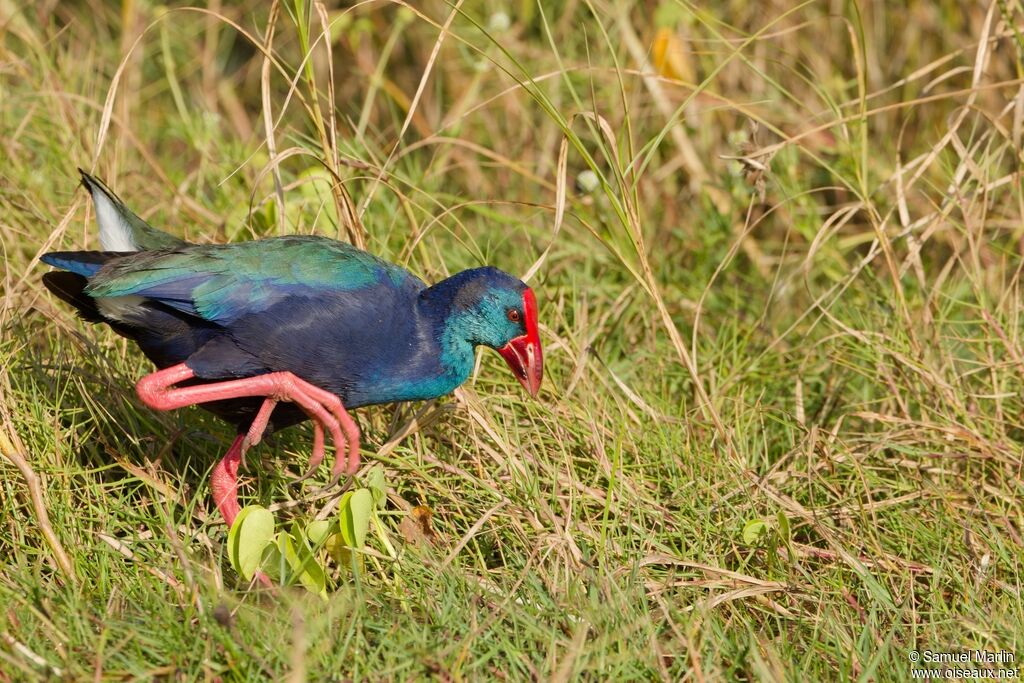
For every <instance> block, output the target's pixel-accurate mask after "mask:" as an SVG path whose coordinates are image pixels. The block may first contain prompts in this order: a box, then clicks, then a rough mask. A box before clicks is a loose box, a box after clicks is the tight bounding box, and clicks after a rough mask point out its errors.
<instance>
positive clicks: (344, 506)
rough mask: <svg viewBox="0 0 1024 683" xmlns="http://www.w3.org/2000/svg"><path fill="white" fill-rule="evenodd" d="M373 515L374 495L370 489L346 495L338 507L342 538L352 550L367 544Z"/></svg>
mask: <svg viewBox="0 0 1024 683" xmlns="http://www.w3.org/2000/svg"><path fill="white" fill-rule="evenodd" d="M371 515H373V494H372V493H371V492H370V489H356V490H355V491H351V492H349V493H346V494H345V495H344V496H343V497H342V499H341V503H340V504H339V506H338V519H339V521H340V522H341V536H342V538H344V539H345V544H346V545H347V546H348V547H350V548H355V549H357V550H358V549H359V548H362V547H363V545H364V544H365V543H366V534H367V532H369V530H370V516H371Z"/></svg>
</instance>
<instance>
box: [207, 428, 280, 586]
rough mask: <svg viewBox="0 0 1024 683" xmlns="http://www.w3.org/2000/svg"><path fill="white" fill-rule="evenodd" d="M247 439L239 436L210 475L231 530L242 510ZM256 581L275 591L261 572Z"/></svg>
mask: <svg viewBox="0 0 1024 683" xmlns="http://www.w3.org/2000/svg"><path fill="white" fill-rule="evenodd" d="M245 439H246V437H245V435H243V434H239V435H238V436H236V437H235V440H234V441H233V442H232V443H231V448H229V449H228V452H227V453H225V454H224V457H223V458H221V460H220V462H218V463H217V466H216V467H214V468H213V474H211V475H210V489H211V490H212V491H213V502H214V503H215V504H216V505H217V509H218V510H220V514H221V517H223V518H224V522H225V523H226V524H227V525H228V529H230V528H231V527H232V526H233V525H234V523H235V519H236V518H237V517H238V513H239V512H241V508H240V507H239V505H238V465H239V463H241V461H242V457H243V451H244V448H245V447H244V441H245ZM256 580H258V581H259V582H260V583H261V584H263V585H264V586H265V587H267V588H271V589H273V587H274V584H273V582H272V581H271V580H270V577H269V576H267V575H266V574H264V573H263V572H261V571H257V572H256Z"/></svg>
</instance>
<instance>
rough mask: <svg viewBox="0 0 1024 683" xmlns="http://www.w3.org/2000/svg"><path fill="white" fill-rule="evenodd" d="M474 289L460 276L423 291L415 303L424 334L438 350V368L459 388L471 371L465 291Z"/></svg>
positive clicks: (470, 321)
mask: <svg viewBox="0 0 1024 683" xmlns="http://www.w3.org/2000/svg"><path fill="white" fill-rule="evenodd" d="M473 286H474V285H473V283H472V281H467V278H466V277H465V275H464V274H463V273H459V274H457V275H453V276H452V277H450V278H448V279H446V280H442V281H441V282H438V283H437V284H436V285H434V286H433V287H428V288H427V289H425V290H423V292H421V293H420V296H419V298H418V300H417V309H418V311H417V313H418V314H419V317H420V320H421V321H422V323H423V327H424V330H425V332H426V333H427V334H429V335H430V337H431V338H432V341H434V343H436V344H437V345H438V346H439V347H440V354H439V359H440V361H441V364H442V365H443V366H444V368H445V370H446V371H447V372H448V373H450V374H451V376H452V378H453V380H454V379H457V380H458V384H462V382H464V381H466V379H468V378H469V374H470V372H472V370H473V361H474V352H473V347H474V346H475V344H474V343H473V341H472V339H473V334H472V332H473V325H474V311H473V310H472V308H471V307H470V306H468V305H467V302H468V301H471V300H472V299H471V295H472V292H467V291H466V290H467V289H468V288H472V287H473ZM456 386H457V385H456Z"/></svg>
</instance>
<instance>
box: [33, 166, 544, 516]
mask: <svg viewBox="0 0 1024 683" xmlns="http://www.w3.org/2000/svg"><path fill="white" fill-rule="evenodd" d="M79 173H80V174H81V182H82V185H83V186H84V187H85V189H86V190H87V191H88V193H89V195H90V196H91V198H92V201H93V205H94V207H95V215H96V222H97V224H98V228H99V241H100V246H101V250H99V251H57V252H50V253H47V254H45V255H43V256H42V257H41V260H42V261H43V262H44V263H46V264H48V265H50V266H53V267H54V268H57V269H58V270H55V271H51V272H48V273H45V274H44V275H43V278H42V279H43V283H44V285H45V286H46V287H47V289H49V290H50V292H52V293H53V294H54V295H55V296H56V297H58V298H59V299H61V300H63V301H65V302H66V303H68V304H70V305H71V306H73V307H74V308H75V309H76V310H77V312H78V314H79V316H80V317H81V318H83V319H84V320H86V321H88V322H91V323H104V324H106V325H108V326H109V327H111V328H112V329H113V330H114V331H115V332H117V333H118V334H120V335H122V336H124V337H126V338H128V339H130V340H132V341H133V342H135V344H136V345H137V346H138V347H139V348H140V349H141V350H142V353H143V354H144V355H145V356H146V357H147V358H149V360H150V361H152V362H153V364H154V365H155V366H156V368H157V369H156V370H155V371H154V372H152V373H149V374H147V375H145V376H143V377H142V378H141V379H140V380H139V381H138V383H137V384H136V387H135V388H136V393H137V394H138V397H139V398H140V400H141V401H142V402H143V403H144V404H145V405H147V406H148V407H150V408H152V409H154V410H173V409H176V408H182V407H186V406H190V405H199V406H201V407H202V408H205V409H206V410H209V411H210V412H212V413H213V414H214V415H216V416H217V417H219V418H221V419H222V420H224V421H226V422H228V423H229V424H231V425H233V426H234V427H235V429H236V432H237V435H236V437H235V439H234V441H233V442H232V444H231V446H230V448H228V450H227V452H226V453H225V455H224V456H223V457H222V458H221V460H220V461H219V462H218V463H217V464H216V465H215V466H214V468H213V470H212V474H211V477H210V488H211V490H212V493H213V499H214V503H215V505H216V507H217V509H218V510H219V512H220V514H221V516H222V518H223V519H224V522H225V523H226V524H227V525H228V527H231V526H232V524H233V523H234V520H235V518H236V517H237V516H238V513H239V512H240V506H239V502H238V469H239V466H240V464H241V463H242V462H244V456H245V454H246V452H247V451H248V450H249V449H250V448H251V447H253V446H255V445H256V444H258V443H259V442H260V441H261V439H262V438H263V437H264V436H265V435H266V434H269V433H271V432H274V431H279V430H281V429H285V428H287V427H290V426H293V425H296V424H299V423H301V422H304V421H305V420H307V419H309V420H311V421H312V424H313V445H312V450H311V456H310V460H309V464H308V467H307V469H306V473H305V474H304V475H303V476H302V477H300V480H301V479H306V478H308V477H310V476H312V475H313V474H314V473H315V472H316V471H317V469H318V467H319V466H320V464H321V462H322V461H323V459H324V455H325V445H324V441H325V434H329V435H330V437H331V440H332V442H333V445H334V449H335V457H334V463H333V466H332V468H331V475H332V476H331V480H330V483H329V484H328V486H332V485H335V484H337V482H338V481H339V480H340V479H341V477H343V476H348V477H351V476H353V475H354V474H355V473H356V472H357V471H358V468H359V463H360V454H359V440H360V434H359V428H358V425H357V424H356V422H355V420H354V419H353V418H352V416H351V415H350V414H349V411H350V410H354V409H356V408H362V407H365V406H372V405H379V404H387V403H395V402H403V401H417V400H426V399H432V398H437V397H440V396H443V395H445V394H448V393H450V392H452V391H453V390H454V389H455V388H456V387H458V386H459V385H461V384H462V383H463V382H465V381H466V380H467V379H468V378H469V375H470V373H471V371H472V369H473V366H474V362H475V348H476V347H478V346H485V347H490V348H491V349H494V350H496V351H497V352H498V354H500V355H501V356H502V358H504V360H505V362H506V363H507V364H508V365H509V367H510V368H511V370H512V373H513V375H514V376H515V377H516V379H518V380H519V382H520V383H521V384H522V385H523V387H524V388H525V389H526V391H527V392H528V393H529V394H530V395H531V396H534V397H536V396H537V395H538V392H539V391H540V386H541V381H542V379H543V374H544V370H543V351H542V348H541V342H540V336H539V330H538V309H537V299H536V296H535V294H534V292H533V290H532V289H531V288H530V287H528V286H527V285H526V284H525V283H523V282H522V281H521V280H519V279H518V278H516V277H514V276H512V275H509V274H508V273H505V272H503V271H501V270H499V269H497V268H495V267H493V266H484V267H479V268H472V269H469V270H464V271H462V272H459V273H457V274H455V275H452V276H451V277H448V278H447V279H444V280H441V281H440V282H437V283H436V284H434V285H432V286H428V285H427V284H426V283H425V282H424V281H423V280H421V279H420V278H418V277H416V276H415V275H413V274H412V273H411V272H410V271H408V270H407V269H405V268H402V267H401V266H398V265H395V264H392V263H389V262H387V261H385V260H383V259H380V258H378V257H376V256H374V255H372V254H370V253H368V252H366V251H363V250H361V249H358V248H356V247H354V246H352V245H350V244H348V243H345V242H340V241H337V240H333V239H329V238H326V237H320V236H315V235H286V236H280V237H269V238H265V239H258V240H252V241H246V242H232V243H227V244H195V243H190V242H187V241H185V240H182V239H179V238H177V237H175V236H173V235H171V234H169V233H167V232H164V231H161V230H158V229H156V228H154V227H153V226H151V225H150V224H149V223H147V222H146V221H144V220H143V219H142V218H140V217H139V216H138V215H136V214H135V213H134V212H133V211H132V210H131V209H129V208H128V207H127V205H126V204H125V203H124V202H123V201H122V200H121V199H120V198H119V197H118V196H117V195H116V194H114V192H113V191H111V190H110V189H109V188H108V187H107V186H106V184H104V183H103V182H102V181H101V180H99V179H98V178H96V177H94V176H92V175H90V174H89V173H87V172H86V171H83V170H81V169H79Z"/></svg>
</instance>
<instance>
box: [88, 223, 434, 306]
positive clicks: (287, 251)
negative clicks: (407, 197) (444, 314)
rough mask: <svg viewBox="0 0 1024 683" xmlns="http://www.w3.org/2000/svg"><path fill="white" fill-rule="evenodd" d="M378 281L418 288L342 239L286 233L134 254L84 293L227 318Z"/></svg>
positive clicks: (407, 276)
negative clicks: (137, 299)
mask: <svg viewBox="0 0 1024 683" xmlns="http://www.w3.org/2000/svg"><path fill="white" fill-rule="evenodd" d="M378 284H387V285H390V286H392V287H396V288H398V287H414V288H415V289H421V288H422V287H425V285H424V284H423V283H422V281H420V280H418V279H417V278H416V277H415V276H413V275H412V274H411V273H409V272H408V271H407V270H405V269H404V268H401V267H399V266H396V265H393V264H390V263H387V262H386V261H382V260H381V259H378V258H377V257H375V256H373V255H372V254H368V253H366V252H365V251H362V250H360V249H357V248H355V247H353V246H351V245H349V244H345V243H343V242H337V241H335V240H331V239H327V238H323V237H314V236H290V237H277V238H271V239H266V240H258V241H254V242H241V243H236V244H222V245H190V246H186V247H182V248H177V249H164V250H157V251H148V252H139V253H138V254H135V255H131V256H126V257H124V258H119V259H117V260H116V261H113V262H112V263H110V264H109V265H108V266H105V267H104V268H103V269H101V270H100V271H99V272H98V273H97V274H96V275H95V276H94V277H93V278H92V279H91V280H90V281H89V285H88V287H87V289H86V292H87V293H88V294H89V295H90V296H93V297H127V296H139V297H143V298H145V299H149V300H153V301H158V302H160V303H162V304H164V305H166V306H170V307H171V308H174V309H176V310H179V311H182V312H184V313H187V314H190V315H195V316H197V317H200V318H202V319H204V320H208V321H210V322H215V323H219V324H227V323H230V322H231V321H233V320H235V319H237V318H239V317H241V316H243V315H247V314H250V313H254V312H258V311H261V310H265V309H267V308H269V307H270V306H273V305H275V304H277V303H279V302H281V301H283V300H285V299H286V298H288V297H290V296H306V297H316V296H318V293H319V294H321V295H322V294H323V293H325V292H353V291H357V290H360V289H364V288H370V287H374V286H376V285H378Z"/></svg>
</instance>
